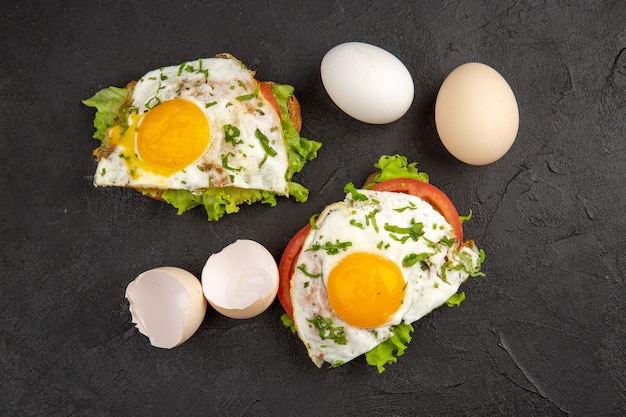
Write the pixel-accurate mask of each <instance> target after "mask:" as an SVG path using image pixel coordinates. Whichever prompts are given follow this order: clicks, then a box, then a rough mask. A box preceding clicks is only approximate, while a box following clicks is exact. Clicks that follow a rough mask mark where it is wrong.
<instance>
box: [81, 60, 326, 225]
mask: <svg viewBox="0 0 626 417" xmlns="http://www.w3.org/2000/svg"><path fill="white" fill-rule="evenodd" d="M83 103H84V104H85V105H87V106H90V107H95V108H96V109H97V112H96V116H95V119H94V127H95V128H96V132H95V134H94V138H96V139H98V140H100V141H101V144H100V146H99V147H98V148H97V149H95V150H94V152H93V154H94V156H95V158H96V160H97V164H98V165H97V168H96V172H95V174H94V181H93V182H94V185H95V186H97V187H99V186H117V187H128V188H134V189H136V190H138V191H140V192H142V193H143V194H144V195H146V196H149V197H153V198H156V199H159V200H164V201H166V202H168V203H169V204H171V205H173V206H174V207H176V208H177V209H178V213H179V214H181V213H183V212H185V211H187V210H189V209H191V208H193V207H196V206H203V207H204V208H205V210H206V212H207V215H208V219H209V220H217V219H219V218H221V217H222V216H223V215H224V214H230V213H234V212H237V211H239V205H241V204H243V203H245V204H252V203H253V202H257V201H260V202H262V203H266V204H270V205H272V206H274V205H276V196H292V197H294V198H295V199H296V201H298V202H303V201H306V200H307V198H308V190H307V189H306V188H305V187H304V186H302V185H301V184H299V183H297V182H294V181H293V180H292V178H293V175H294V174H296V173H298V172H299V171H300V170H301V169H302V168H303V167H304V164H305V163H306V162H307V161H309V160H311V159H313V158H315V157H316V156H317V151H318V149H319V148H320V146H321V144H320V143H319V142H316V141H313V140H309V139H305V138H303V137H301V136H300V129H301V126H302V119H301V115H300V106H299V104H298V101H297V100H296V99H295V97H294V95H293V87H291V86H288V85H282V84H278V83H273V82H259V81H257V80H256V79H255V73H254V72H253V71H251V70H249V69H248V68H246V66H245V65H244V64H243V63H241V62H240V61H239V60H237V59H236V58H234V57H233V56H231V55H229V54H220V55H217V56H216V57H215V58H208V59H198V60H195V61H189V62H183V63H181V64H180V65H176V66H169V67H163V68H159V69H155V70H152V71H150V72H148V73H147V74H145V75H144V76H143V77H141V78H140V79H139V80H137V81H133V82H130V83H129V84H128V85H127V86H126V87H125V88H117V87H109V88H105V89H103V90H101V91H99V92H98V93H96V94H95V95H94V96H93V97H92V98H90V99H88V100H85V101H83Z"/></svg>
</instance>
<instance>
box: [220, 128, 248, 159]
mask: <svg viewBox="0 0 626 417" xmlns="http://www.w3.org/2000/svg"><path fill="white" fill-rule="evenodd" d="M240 134H241V131H240V130H239V128H238V127H237V126H233V125H231V124H227V125H224V140H225V141H226V142H228V143H232V144H233V145H239V144H240V143H243V140H237V139H236V138H238V137H239V135H240ZM222 160H223V158H222Z"/></svg>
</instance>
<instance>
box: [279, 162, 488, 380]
mask: <svg viewBox="0 0 626 417" xmlns="http://www.w3.org/2000/svg"><path fill="white" fill-rule="evenodd" d="M376 166H377V167H378V168H379V169H380V171H379V172H378V173H377V174H375V175H373V176H371V177H370V178H369V179H368V180H367V181H366V184H365V186H364V187H362V188H358V189H357V188H356V187H355V186H354V185H353V184H351V183H350V184H348V185H346V187H345V189H344V191H345V192H346V197H345V199H344V200H343V201H340V202H336V203H333V204H329V205H328V206H326V208H325V209H324V210H323V211H322V212H321V213H320V215H319V216H316V217H314V218H312V219H311V221H310V222H309V224H307V225H306V226H304V228H302V229H301V230H300V232H298V233H297V234H296V235H295V236H294V237H293V238H292V239H291V241H290V242H289V244H288V245H287V247H286V249H285V251H284V253H283V256H282V259H281V261H280V265H279V274H280V283H279V289H278V296H279V299H280V301H281V304H282V305H283V307H284V309H285V314H284V315H283V316H282V320H283V324H285V325H286V326H287V327H289V328H291V329H292V331H293V332H294V333H297V335H298V337H299V338H300V339H301V340H302V342H303V343H304V345H305V347H306V349H307V352H308V354H309V357H310V358H311V360H312V361H313V362H314V363H315V364H316V365H317V366H318V367H319V366H321V365H322V364H324V363H325V362H326V363H328V364H330V366H332V367H336V366H340V365H343V364H345V363H347V362H349V361H351V360H352V359H354V358H356V357H358V356H360V355H362V354H365V356H366V359H367V363H368V364H370V365H373V366H376V367H377V369H378V371H379V372H382V371H383V370H384V367H385V366H386V365H387V364H390V363H394V362H396V361H397V359H396V358H397V356H400V355H402V354H403V353H404V350H405V349H406V345H407V343H408V342H409V341H410V340H411V332H413V327H412V323H414V322H415V321H417V320H419V319H421V318H422V317H424V316H426V315H427V314H429V313H430V312H431V311H432V310H434V309H435V308H438V307H440V306H442V305H444V304H447V305H450V306H455V305H459V303H460V302H461V301H463V300H464V298H465V294H464V293H463V292H459V291H458V290H459V287H460V286H461V284H462V283H463V282H465V281H466V280H467V279H468V278H469V277H471V276H478V275H482V273H481V272H480V267H481V264H482V262H483V260H484V256H485V254H484V251H483V250H482V249H479V248H477V247H476V245H475V243H474V241H472V240H466V241H464V240H463V230H462V227H461V223H462V221H463V220H466V219H467V218H468V217H467V216H466V217H460V216H459V215H458V212H457V210H456V209H455V207H454V206H453V205H452V203H451V202H450V200H449V199H448V198H447V197H446V195H445V194H444V193H443V192H441V191H440V190H439V189H437V188H436V187H434V186H432V185H430V184H429V183H428V176H427V175H426V174H425V173H423V172H418V171H417V169H416V167H415V164H407V161H406V158H404V157H401V156H398V155H395V156H383V157H382V158H380V160H379V162H378V164H377V165H376Z"/></svg>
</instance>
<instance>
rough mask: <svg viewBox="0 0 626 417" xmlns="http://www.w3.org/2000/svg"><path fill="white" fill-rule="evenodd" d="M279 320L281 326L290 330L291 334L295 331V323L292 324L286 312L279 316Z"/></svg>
mask: <svg viewBox="0 0 626 417" xmlns="http://www.w3.org/2000/svg"><path fill="white" fill-rule="evenodd" d="M280 321H281V322H282V323H283V326H285V327H286V328H287V329H289V330H291V333H293V334H296V333H297V330H296V325H295V324H294V322H293V320H291V317H289V315H288V314H287V313H284V314H283V315H282V316H280Z"/></svg>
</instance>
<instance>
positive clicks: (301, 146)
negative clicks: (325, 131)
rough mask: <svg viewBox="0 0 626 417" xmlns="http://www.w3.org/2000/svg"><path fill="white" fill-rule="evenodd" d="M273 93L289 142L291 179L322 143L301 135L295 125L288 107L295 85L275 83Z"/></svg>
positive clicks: (289, 173)
mask: <svg viewBox="0 0 626 417" xmlns="http://www.w3.org/2000/svg"><path fill="white" fill-rule="evenodd" d="M272 94H273V95H274V97H276V101H277V102H278V107H280V118H281V123H282V127H283V135H284V138H285V142H286V144H287V159H288V162H289V168H288V169H287V174H286V179H287V181H290V180H291V178H292V176H293V174H295V173H298V172H300V171H301V170H302V168H303V167H304V164H305V163H306V162H307V161H310V160H312V159H314V158H316V157H317V151H318V149H319V148H320V147H321V146H322V144H321V143H320V142H316V141H314V140H310V139H306V138H303V137H301V136H300V134H299V133H298V131H297V130H296V128H295V126H294V125H293V122H292V121H291V118H290V117H289V110H288V108H287V102H288V101H289V99H290V98H291V96H292V95H293V87H292V86H290V85H286V84H277V83H275V84H274V85H273V87H272ZM290 192H291V190H290Z"/></svg>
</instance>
